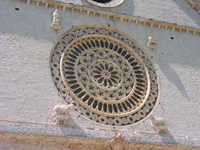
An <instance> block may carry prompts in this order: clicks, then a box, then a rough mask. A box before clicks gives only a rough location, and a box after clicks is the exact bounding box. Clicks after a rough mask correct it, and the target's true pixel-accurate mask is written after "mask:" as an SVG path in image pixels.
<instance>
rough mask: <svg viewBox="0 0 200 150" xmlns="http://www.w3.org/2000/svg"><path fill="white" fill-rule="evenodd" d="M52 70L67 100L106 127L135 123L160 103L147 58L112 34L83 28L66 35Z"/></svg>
mask: <svg viewBox="0 0 200 150" xmlns="http://www.w3.org/2000/svg"><path fill="white" fill-rule="evenodd" d="M51 69H52V74H53V79H54V82H55V83H56V86H57V88H58V90H61V94H62V96H63V98H65V99H66V101H67V102H68V103H74V105H76V106H77V111H78V112H79V113H81V114H83V115H84V116H86V117H88V118H89V119H91V120H94V121H96V122H99V123H102V124H107V125H115V126H121V125H127V124H133V123H136V122H138V121H140V120H141V119H143V118H145V117H146V116H147V115H148V114H149V112H150V111H151V110H152V109H153V106H154V105H155V102H156V100H157V95H158V85H157V78H156V74H155V71H154V68H153V66H152V64H151V62H150V61H149V59H148V57H147V56H146V55H145V54H144V53H143V52H142V51H141V50H140V48H138V47H137V45H136V44H135V42H134V41H132V40H131V39H129V38H127V37H126V36H124V35H122V34H121V33H118V32H117V31H114V30H112V29H107V28H102V27H80V28H75V29H72V30H71V31H69V32H67V33H66V34H65V35H64V36H63V37H62V38H61V39H60V40H59V41H58V43H57V44H56V45H55V48H54V50H53V53H52V62H51ZM69 94H70V95H71V96H72V97H73V98H71V97H70V96H69Z"/></svg>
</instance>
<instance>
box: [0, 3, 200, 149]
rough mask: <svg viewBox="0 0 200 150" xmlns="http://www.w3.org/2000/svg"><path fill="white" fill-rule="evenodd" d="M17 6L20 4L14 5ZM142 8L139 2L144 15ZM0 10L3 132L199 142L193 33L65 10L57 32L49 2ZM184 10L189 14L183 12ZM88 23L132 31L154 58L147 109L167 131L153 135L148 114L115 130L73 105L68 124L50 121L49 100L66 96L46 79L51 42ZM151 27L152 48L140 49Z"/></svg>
mask: <svg viewBox="0 0 200 150" xmlns="http://www.w3.org/2000/svg"><path fill="white" fill-rule="evenodd" d="M155 2H157V3H158V1H155ZM174 2H175V1H174ZM169 3H170V2H169ZM135 4H138V8H135V9H139V8H140V7H139V6H140V5H141V4H139V3H137V1H135ZM174 4H175V3H172V2H171V3H170V5H173V6H175V5H174ZM124 5H125V4H124ZM156 6H157V7H158V5H156ZM160 6H161V4H160ZM166 6H167V5H166ZM176 6H177V5H176ZM168 7H169V6H168ZM177 7H178V6H177ZM184 7H187V5H184ZM15 8H19V11H17V10H15ZM188 8H189V7H188ZM148 10H149V9H145V10H144V14H145V11H146V12H147V11H148ZM177 10H178V9H177ZM154 11H155V12H154ZM154 11H153V12H154V13H155V14H157V15H158V16H159V15H160V16H161V15H162V13H161V12H162V10H157V9H155V10H154ZM190 11H193V10H190ZM0 12H1V13H0V19H1V24H0V45H1V46H0V57H1V58H0V120H1V121H0V130H1V131H9V132H22V133H32V134H45V135H55V136H63V135H64V136H81V137H92V138H106V139H108V138H110V139H111V137H112V136H113V133H114V132H115V131H116V129H118V130H119V131H120V132H121V133H122V135H124V136H125V137H126V139H127V140H130V141H141V142H150V143H165V144H183V145H190V146H200V130H199V124H200V119H199V116H200V102H199V97H200V92H199V90H200V80H199V78H200V65H199V64H200V59H199V56H200V51H199V47H200V42H199V41H200V37H199V36H197V35H192V34H189V33H178V32H173V31H170V30H167V29H166V30H165V29H157V28H152V27H146V26H141V25H136V24H128V23H126V22H117V21H110V20H107V19H105V18H98V17H94V16H88V15H85V14H80V13H76V12H70V11H65V12H61V11H59V13H60V17H61V26H62V28H61V30H60V32H59V33H58V34H56V33H54V32H52V31H51V29H50V25H51V21H52V14H53V12H54V9H52V8H44V7H43V6H36V5H28V4H24V3H19V2H15V1H11V0H8V1H0ZM140 12H141V11H140ZM138 13H139V12H138ZM193 13H196V12H195V11H194V12H192V14H193ZM176 14H177V15H179V13H176ZM158 16H157V17H158ZM162 16H163V15H162ZM164 17H165V16H163V18H161V19H164V20H165V19H166V20H165V21H167V22H171V21H174V20H177V21H179V22H180V24H182V23H184V22H185V19H184V17H183V18H182V17H181V16H177V17H178V18H179V19H175V18H174V17H172V18H171V16H170V15H169V16H168V17H166V18H164ZM185 17H186V18H188V19H194V18H190V17H189V16H187V15H186V16H185ZM147 18H148V17H147ZM170 19H172V20H170ZM88 24H92V25H102V26H107V25H109V26H110V27H112V28H114V29H117V30H119V31H121V32H123V33H124V34H126V35H128V36H129V37H131V38H134V39H135V40H136V41H137V43H138V44H139V45H141V47H142V48H143V49H144V51H145V52H146V53H148V55H149V56H150V57H152V61H153V63H154V64H155V68H156V69H157V73H158V77H159V79H160V81H159V82H160V97H159V103H158V104H157V106H156V107H155V109H154V111H153V112H152V115H154V116H158V117H162V118H163V119H164V121H165V125H166V126H167V128H168V131H169V133H168V134H166V135H157V134H155V131H154V130H153V128H152V127H151V124H150V122H149V120H147V121H143V122H140V123H139V124H136V125H132V126H128V127H116V128H115V129H114V128H113V127H109V126H102V125H99V124H96V123H94V122H91V121H89V120H87V119H86V118H85V117H82V116H80V115H79V114H78V113H76V112H73V113H71V119H70V120H69V121H70V123H69V127H63V126H54V125H53V116H52V110H53V108H54V106H55V105H57V104H66V103H65V101H64V100H63V99H62V98H61V97H60V96H59V94H58V92H57V90H56V88H55V86H54V83H53V81H52V78H51V74H50V63H49V58H50V53H51V49H52V47H53V44H54V41H56V40H57V39H58V38H59V37H60V36H61V34H62V33H64V32H66V31H67V30H69V29H71V28H72V27H75V26H80V25H88ZM197 24H199V23H198V22H195V23H194V22H190V23H189V24H185V25H191V26H196V27H198V25H197ZM150 33H153V35H155V37H157V38H158V40H157V44H158V48H157V50H156V51H155V52H152V51H149V50H147V49H146V39H147V37H148V35H149V34H150Z"/></svg>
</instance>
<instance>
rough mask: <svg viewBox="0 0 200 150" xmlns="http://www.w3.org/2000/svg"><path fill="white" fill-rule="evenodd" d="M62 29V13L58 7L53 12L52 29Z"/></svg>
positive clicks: (56, 30) (57, 30) (55, 30)
mask: <svg viewBox="0 0 200 150" xmlns="http://www.w3.org/2000/svg"><path fill="white" fill-rule="evenodd" d="M60 29H61V26H60V15H59V13H58V10H57V9H56V10H55V11H54V13H53V21H52V23H51V30H52V31H54V32H59V30H60Z"/></svg>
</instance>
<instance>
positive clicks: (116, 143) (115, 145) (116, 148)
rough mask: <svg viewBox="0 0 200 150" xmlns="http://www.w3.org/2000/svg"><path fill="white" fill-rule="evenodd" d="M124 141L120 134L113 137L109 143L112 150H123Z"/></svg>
mask: <svg viewBox="0 0 200 150" xmlns="http://www.w3.org/2000/svg"><path fill="white" fill-rule="evenodd" d="M124 139H125V137H124V136H122V135H121V134H120V133H118V134H117V135H114V136H113V138H112V140H111V141H110V145H111V147H112V150H124Z"/></svg>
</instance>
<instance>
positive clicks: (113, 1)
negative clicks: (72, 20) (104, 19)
mask: <svg viewBox="0 0 200 150" xmlns="http://www.w3.org/2000/svg"><path fill="white" fill-rule="evenodd" d="M87 1H88V2H89V3H91V4H93V5H96V6H99V7H116V6H118V5H120V4H122V3H123V1H124V0H110V2H107V3H101V2H97V1H95V0H87Z"/></svg>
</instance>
